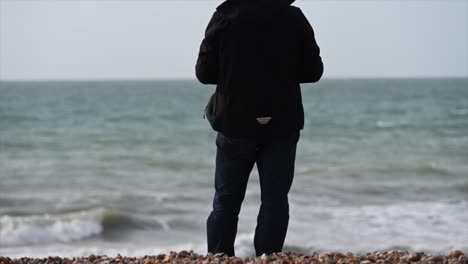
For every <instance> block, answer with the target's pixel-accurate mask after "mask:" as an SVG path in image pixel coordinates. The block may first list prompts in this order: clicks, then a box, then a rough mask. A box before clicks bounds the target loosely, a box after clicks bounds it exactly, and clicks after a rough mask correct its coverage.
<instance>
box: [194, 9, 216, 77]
mask: <svg viewBox="0 0 468 264" xmlns="http://www.w3.org/2000/svg"><path fill="white" fill-rule="evenodd" d="M220 20H221V15H220V14H219V12H218V11H216V12H215V13H214V14H213V17H212V18H211V20H210V22H209V23H208V26H207V28H206V31H205V38H204V39H203V41H202V43H201V45H200V52H199V53H198V60H197V64H196V66H195V72H196V76H197V78H198V80H199V81H200V82H201V83H203V84H217V83H218V66H219V65H218V47H219V45H218V35H219V24H220Z"/></svg>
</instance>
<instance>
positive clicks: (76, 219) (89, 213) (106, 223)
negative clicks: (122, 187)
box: [0, 208, 163, 246]
mask: <svg viewBox="0 0 468 264" xmlns="http://www.w3.org/2000/svg"><path fill="white" fill-rule="evenodd" d="M146 228H152V229H162V228H163V224H162V223H159V222H158V221H154V220H152V219H145V218H143V217H141V216H140V217H137V216H134V215H130V214H126V213H123V212H119V211H116V210H111V209H106V208H94V209H89V210H83V211H78V212H69V213H65V214H58V215H51V214H43V215H31V216H9V215H5V216H2V217H1V218H0V246H16V245H25V244H38V243H50V242H70V241H77V240H83V239H87V238H90V237H93V236H98V235H104V236H115V235H118V234H119V233H121V232H124V231H126V230H134V229H146Z"/></svg>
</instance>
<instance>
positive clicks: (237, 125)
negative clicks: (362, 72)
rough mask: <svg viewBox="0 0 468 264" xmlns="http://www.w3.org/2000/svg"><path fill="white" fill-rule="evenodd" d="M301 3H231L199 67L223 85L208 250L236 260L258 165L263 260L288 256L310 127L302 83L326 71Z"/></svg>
mask: <svg viewBox="0 0 468 264" xmlns="http://www.w3.org/2000/svg"><path fill="white" fill-rule="evenodd" d="M292 2H294V0H227V1H225V2H224V3H223V4H221V5H220V6H219V7H218V8H217V11H216V12H215V14H214V15H213V18H212V19H211V21H210V23H209V25H208V28H207V30H206V33H205V39H204V40H203V42H202V45H201V48H200V53H199V58H198V61H197V66H196V74H197V78H198V79H199V80H200V82H202V83H204V84H216V85H217V88H216V93H215V95H214V98H215V99H214V100H213V101H214V103H213V105H212V108H214V109H213V111H212V113H211V112H210V113H208V114H212V115H213V117H212V118H211V120H214V121H212V126H213V128H214V129H215V130H217V131H218V132H219V133H218V137H217V140H216V143H217V147H218V152H217V160H216V172H215V187H216V194H215V198H214V202H213V212H212V213H211V214H210V217H209V218H208V223H207V225H208V226H207V227H208V251H209V252H213V253H218V252H224V253H227V254H230V255H234V240H235V236H236V230H237V217H238V214H239V211H240V206H241V204H242V201H243V199H244V195H245V188H246V185H247V180H248V177H249V174H250V172H251V170H252V168H253V165H254V164H255V163H257V167H258V170H259V176H260V187H261V191H262V206H261V209H260V213H259V217H258V224H257V229H256V232H255V248H256V253H257V255H260V254H263V253H267V254H270V253H273V252H275V251H281V249H282V247H283V243H284V239H285V236H286V230H287V223H288V219H289V215H288V210H289V209H288V201H287V194H288V192H289V189H290V187H291V184H292V180H293V175H294V162H295V153H296V144H297V141H298V139H299V131H300V130H301V129H302V128H303V126H304V111H303V106H302V98H301V91H300V83H305V82H317V81H318V80H319V79H320V78H321V76H322V73H323V64H322V60H321V57H320V50H319V47H318V46H317V44H316V42H315V37H314V32H313V30H312V27H311V26H310V24H309V23H308V21H307V19H306V18H305V16H304V15H303V14H302V12H301V10H300V9H299V8H297V7H293V6H291V5H290V4H291V3H292Z"/></svg>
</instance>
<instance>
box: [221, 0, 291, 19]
mask: <svg viewBox="0 0 468 264" xmlns="http://www.w3.org/2000/svg"><path fill="white" fill-rule="evenodd" d="M294 1H295V0H226V1H224V2H223V3H222V4H221V5H219V6H218V7H217V8H216V10H218V11H219V12H220V13H221V14H222V15H223V16H224V17H225V18H227V19H229V20H242V21H248V22H254V23H255V22H257V23H260V24H264V23H268V22H269V21H271V20H273V19H274V18H275V17H276V16H277V15H278V14H279V13H280V11H281V10H283V9H285V8H287V7H289V6H290V5H291V4H292V3H293V2H294Z"/></svg>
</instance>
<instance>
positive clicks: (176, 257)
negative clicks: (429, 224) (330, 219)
mask: <svg viewBox="0 0 468 264" xmlns="http://www.w3.org/2000/svg"><path fill="white" fill-rule="evenodd" d="M163 263H164V264H165V263H180V264H209V263H219V264H221V263H223V264H242V263H253V264H292V263H294V264H468V256H467V255H465V254H464V253H463V252H462V251H459V250H455V251H453V252H450V253H449V254H448V255H445V256H444V255H429V254H425V253H423V252H408V251H396V250H393V251H388V252H374V253H367V254H352V253H339V252H331V253H321V254H318V253H313V254H311V255H305V254H299V253H291V252H284V253H274V254H271V255H268V256H267V255H263V256H261V257H256V258H254V257H246V258H237V257H229V256H226V255H224V254H208V255H199V254H197V253H195V252H193V251H180V252H173V251H171V252H170V253H169V254H161V255H156V256H144V257H140V258H136V257H124V256H121V255H120V254H119V255H117V257H108V256H105V255H104V256H95V255H90V256H87V257H74V258H60V257H47V258H28V257H22V258H17V259H11V258H9V257H2V256H0V264H163Z"/></svg>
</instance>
